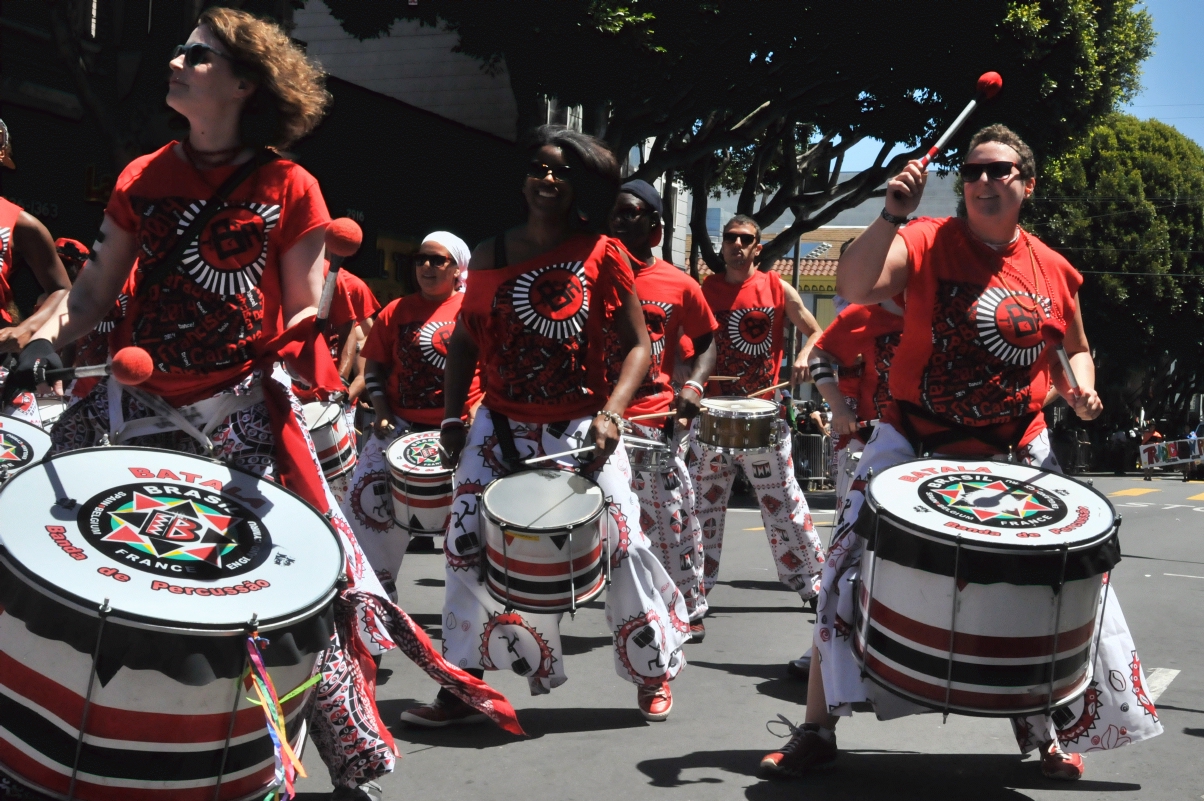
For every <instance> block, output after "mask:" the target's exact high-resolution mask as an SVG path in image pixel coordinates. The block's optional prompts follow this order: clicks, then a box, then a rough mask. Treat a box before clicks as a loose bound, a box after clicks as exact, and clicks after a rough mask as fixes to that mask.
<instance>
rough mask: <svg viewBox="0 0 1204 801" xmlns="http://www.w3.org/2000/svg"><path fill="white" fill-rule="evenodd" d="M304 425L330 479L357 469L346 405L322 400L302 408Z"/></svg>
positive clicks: (352, 433) (319, 460)
mask: <svg viewBox="0 0 1204 801" xmlns="http://www.w3.org/2000/svg"><path fill="white" fill-rule="evenodd" d="M301 411H302V412H303V413H304V414H305V427H306V428H308V429H309V436H310V438H311V439H312V440H313V441H314V450H316V451H317V452H318V463H319V464H320V465H321V466H322V475H324V476H326V478H327V480H330V479H336V478H341V477H343V476H345V475H348V474H349V473H351V471H352V470H355V462H356V450H355V432H354V431H352V430H351V427H350V426H348V425H347V417H346V415H344V414H343V407H342V406H340V405H339V404H337V403H329V402H325V401H319V402H317V403H307V404H305V405H304V406H303V407H301Z"/></svg>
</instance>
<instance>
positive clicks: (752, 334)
mask: <svg viewBox="0 0 1204 801" xmlns="http://www.w3.org/2000/svg"><path fill="white" fill-rule="evenodd" d="M773 312H774V310H773V309H772V308H769V307H765V308H756V307H754V308H748V309H733V310H732V311H731V314H730V315H729V316H728V318H727V338H728V340H729V341H730V342H731V343H732V345H733V346H734V347H735V348H736V349H737V350H739V351H740V352H741V353H745V354H747V355H749V356H764V355H766V354H767V353H769V349H770V348H771V347H773Z"/></svg>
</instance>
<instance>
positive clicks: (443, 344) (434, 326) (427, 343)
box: [418, 320, 456, 370]
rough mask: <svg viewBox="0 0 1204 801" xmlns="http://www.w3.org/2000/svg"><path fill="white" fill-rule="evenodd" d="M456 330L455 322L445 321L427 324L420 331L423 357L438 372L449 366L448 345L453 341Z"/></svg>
mask: <svg viewBox="0 0 1204 801" xmlns="http://www.w3.org/2000/svg"><path fill="white" fill-rule="evenodd" d="M455 329H456V323H455V321H454V320H444V321H443V322H430V323H427V324H426V325H424V326H422V328H421V329H420V330H419V331H418V346H419V347H420V348H422V357H423V358H424V359H426V360H427V362H428V363H429V364H430V365H431V366H432V367H434V368H435V369H436V370H442V369H443V368H444V367H445V366H446V365H447V343H448V342H450V341H451V335H452V331H454V330H455Z"/></svg>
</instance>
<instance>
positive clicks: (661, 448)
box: [623, 434, 669, 454]
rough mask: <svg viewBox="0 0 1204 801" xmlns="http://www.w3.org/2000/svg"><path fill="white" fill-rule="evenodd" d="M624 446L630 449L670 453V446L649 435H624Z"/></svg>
mask: <svg viewBox="0 0 1204 801" xmlns="http://www.w3.org/2000/svg"><path fill="white" fill-rule="evenodd" d="M623 447H624V448H627V449H628V450H638V451H648V452H649V453H664V454H668V453H669V446H668V445H666V444H665V443H663V442H657V441H656V440H654V439H648V438H647V437H633V436H627V435H626V434H624V435H623Z"/></svg>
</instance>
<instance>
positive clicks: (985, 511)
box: [869, 459, 1116, 550]
mask: <svg viewBox="0 0 1204 801" xmlns="http://www.w3.org/2000/svg"><path fill="white" fill-rule="evenodd" d="M869 496H870V503H871V505H872V507H873V508H874V509H876V510H877V511H879V512H880V513H881V514H883V515H885V516H886V517H889V518H892V519H893V520H895V521H898V522H901V523H903V524H904V525H905V527H906V528H908V529H910V530H912V531H915V532H917V533H922V534H924V535H925V536H928V537H932V538H936V539H945V540H949V541H950V542H952V541H954V540H958V541H960V542H962V543H964V544H973V545H976V546H982V547H986V548H1001V549H1006V550H1018V549H1034V550H1041V549H1060V548H1063V547H1069V548H1070V549H1071V550H1074V549H1076V548H1081V547H1088V546H1091V545H1094V544H1095V543H1098V542H1099V541H1100V540H1102V539H1106V538H1108V537H1109V536H1110V535H1111V533H1112V532H1113V530H1114V529H1115V527H1116V512H1115V510H1113V508H1112V504H1111V503H1109V502H1108V499H1107V498H1105V497H1104V496H1103V495H1101V494H1100V493H1099V492H1097V491H1096V490H1095V489H1093V488H1091V487H1088V486H1085V485H1083V484H1080V483H1079V482H1077V481H1075V480H1074V479H1071V478H1067V477H1066V476H1063V475H1061V474H1059V473H1051V472H1049V471H1046V470H1040V469H1038V468H1035V467H1029V466H1028V465H1022V464H1010V463H1007V462H992V461H987V460H983V461H975V460H973V459H916V460H913V461H909V462H903V463H902V464H897V465H895V466H894V467H889V468H887V469H885V470H883V471H882V472H881V473H877V474H875V475H874V477H873V480H872V481H871V482H870V486H869Z"/></svg>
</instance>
